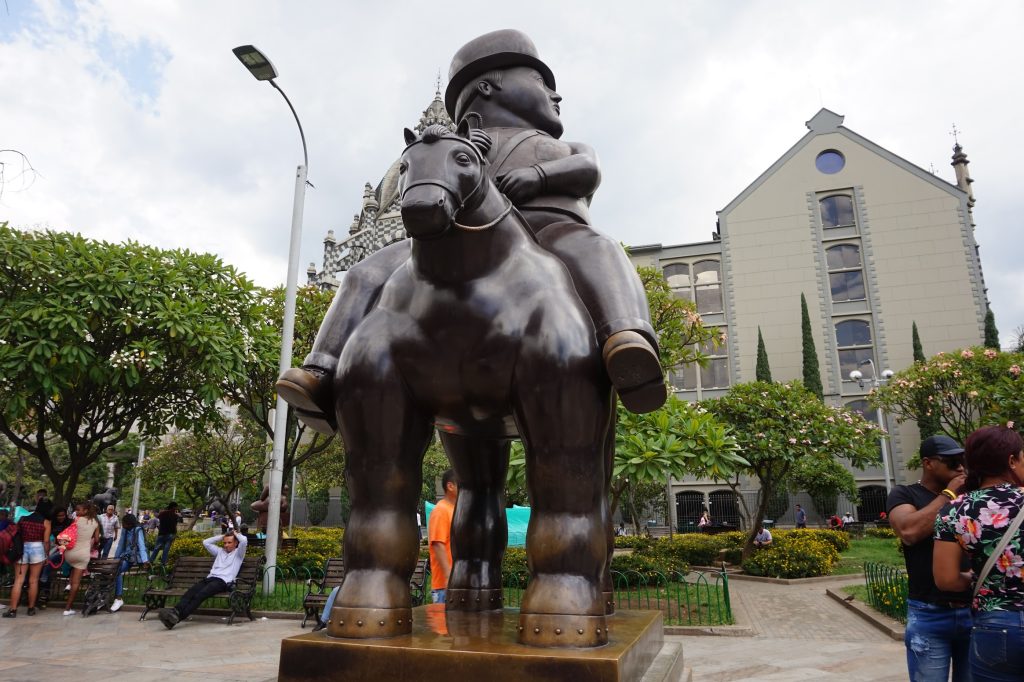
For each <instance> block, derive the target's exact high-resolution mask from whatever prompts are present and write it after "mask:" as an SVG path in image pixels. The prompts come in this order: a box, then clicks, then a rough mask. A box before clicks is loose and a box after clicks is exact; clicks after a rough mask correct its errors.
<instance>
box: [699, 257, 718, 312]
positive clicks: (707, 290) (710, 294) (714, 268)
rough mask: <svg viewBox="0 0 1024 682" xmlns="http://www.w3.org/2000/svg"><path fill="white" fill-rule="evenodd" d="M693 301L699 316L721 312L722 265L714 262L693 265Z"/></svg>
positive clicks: (705, 261) (706, 261) (701, 262)
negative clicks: (695, 303) (695, 302)
mask: <svg viewBox="0 0 1024 682" xmlns="http://www.w3.org/2000/svg"><path fill="white" fill-rule="evenodd" d="M693 284H694V293H695V297H694V300H695V301H697V312H698V313H700V314H701V315H704V314H707V313H720V312H722V265H721V263H719V262H718V261H716V260H702V261H698V262H696V263H694V264H693Z"/></svg>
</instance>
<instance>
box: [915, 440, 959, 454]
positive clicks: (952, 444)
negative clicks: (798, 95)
mask: <svg viewBox="0 0 1024 682" xmlns="http://www.w3.org/2000/svg"><path fill="white" fill-rule="evenodd" d="M920 452H921V457H948V456H951V455H962V454H964V449H963V448H962V447H960V444H959V443H957V442H956V441H955V440H953V439H952V438H950V437H949V436H929V437H928V438H925V439H924V442H922V443H921V451H920Z"/></svg>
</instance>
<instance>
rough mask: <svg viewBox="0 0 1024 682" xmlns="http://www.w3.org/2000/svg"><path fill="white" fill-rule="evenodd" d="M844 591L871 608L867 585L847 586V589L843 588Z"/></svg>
mask: <svg viewBox="0 0 1024 682" xmlns="http://www.w3.org/2000/svg"><path fill="white" fill-rule="evenodd" d="M842 591H843V592H844V593H846V594H852V595H853V596H854V597H855V598H856V599H857V601H859V602H862V603H864V604H868V605H869V606H870V605H871V603H870V602H869V601H868V587H867V585H847V586H846V587H844V588H842Z"/></svg>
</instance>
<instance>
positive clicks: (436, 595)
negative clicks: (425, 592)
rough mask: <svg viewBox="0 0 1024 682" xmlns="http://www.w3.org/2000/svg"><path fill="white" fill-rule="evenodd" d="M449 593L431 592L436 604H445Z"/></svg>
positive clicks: (444, 591) (441, 591)
mask: <svg viewBox="0 0 1024 682" xmlns="http://www.w3.org/2000/svg"><path fill="white" fill-rule="evenodd" d="M447 592H448V590H431V591H430V598H431V599H432V600H433V601H434V603H435V604H443V603H444V595H445V594H446V593H447Z"/></svg>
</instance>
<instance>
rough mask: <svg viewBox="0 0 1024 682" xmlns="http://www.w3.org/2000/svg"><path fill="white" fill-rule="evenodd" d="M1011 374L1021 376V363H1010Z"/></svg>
mask: <svg viewBox="0 0 1024 682" xmlns="http://www.w3.org/2000/svg"><path fill="white" fill-rule="evenodd" d="M1010 374H1012V375H1013V376H1015V377H1019V376H1020V365H1010Z"/></svg>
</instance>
